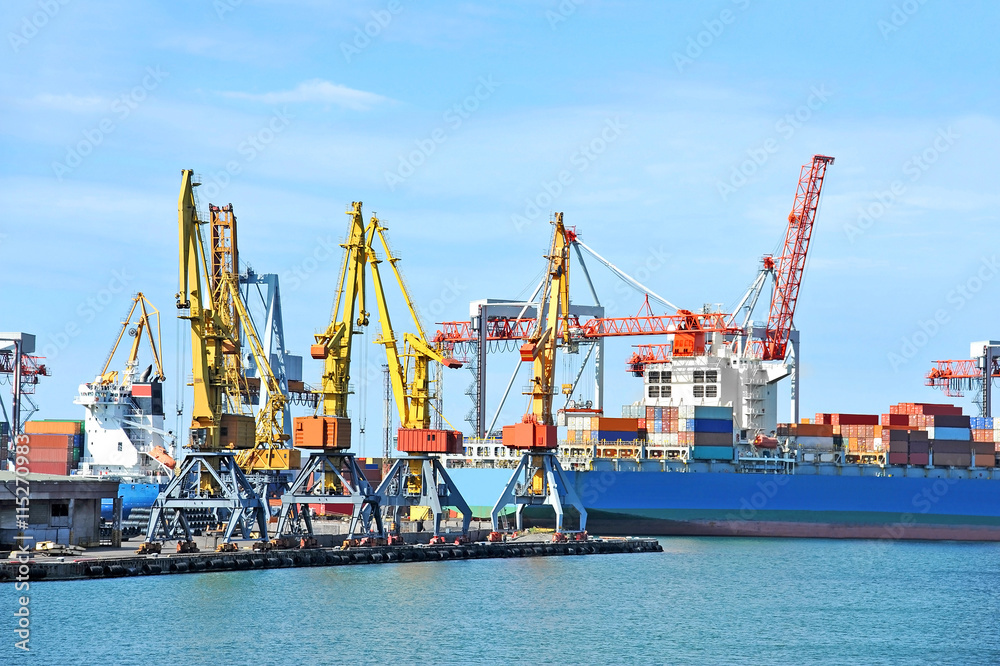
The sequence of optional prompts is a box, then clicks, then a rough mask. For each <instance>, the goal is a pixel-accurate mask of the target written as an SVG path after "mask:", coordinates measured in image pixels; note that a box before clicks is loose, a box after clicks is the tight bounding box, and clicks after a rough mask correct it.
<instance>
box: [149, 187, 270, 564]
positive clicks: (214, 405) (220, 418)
mask: <svg viewBox="0 0 1000 666" xmlns="http://www.w3.org/2000/svg"><path fill="white" fill-rule="evenodd" d="M181 174H182V175H181V191H180V196H179V198H178V204H177V208H178V237H179V254H180V270H179V286H180V288H179V291H178V293H177V308H178V317H179V318H180V319H184V320H187V321H188V322H189V324H190V328H191V358H192V364H193V381H192V386H193V389H194V403H193V406H192V411H191V419H192V421H191V441H190V443H189V444H188V447H189V448H190V449H191V450H190V452H189V453H188V454H187V455H186V456H185V458H184V460H183V461H182V463H181V465H180V469H179V470H178V472H177V476H176V477H174V479H172V480H171V482H170V483H169V484H168V485H167V487H166V488H165V489H164V490H163V491H161V492H160V494H159V496H158V497H157V499H156V501H155V502H154V504H153V507H152V511H151V513H150V520H149V527H148V529H147V531H146V539H145V543H144V544H143V546H142V548H141V549H140V550H143V551H144V552H158V551H159V542H157V541H156V539H157V537H160V538H162V539H164V540H174V539H176V540H177V541H178V544H177V548H178V551H179V552H192V551H194V550H196V548H195V546H194V542H193V541H192V538H191V537H192V533H191V529H190V526H189V525H188V522H187V519H186V517H185V515H184V511H185V510H186V509H209V510H212V511H215V512H216V513H217V515H220V517H224V518H225V520H226V528H225V531H224V536H223V544H222V545H221V546H220V548H222V549H224V550H228V549H232V547H233V544H232V543H231V541H232V538H233V534H234V533H235V532H236V530H237V529H239V530H240V532H241V534H242V536H243V538H244V539H251V538H252V530H253V528H254V527H256V529H257V535H258V537H259V538H260V539H261V540H266V539H267V515H268V511H267V507H266V504H265V503H264V501H263V500H262V499H261V497H260V495H259V494H258V493H257V491H256V490H255V488H254V487H253V485H252V484H251V483H250V481H249V480H248V479H247V477H246V475H245V474H244V473H243V470H241V469H240V467H239V465H238V464H237V455H238V453H239V452H240V451H243V450H248V449H254V448H256V446H257V442H256V430H257V428H256V423H255V420H254V417H253V416H252V415H250V414H247V413H246V411H245V410H246V407H245V405H244V404H243V400H242V396H243V395H244V394H245V391H246V387H245V378H243V377H242V375H241V373H240V372H239V367H238V365H237V364H238V359H239V357H240V345H239V339H240V336H239V329H238V328H237V327H238V325H239V303H238V302H239V281H238V273H237V271H236V270H235V267H236V266H237V265H238V264H237V261H238V258H237V255H236V238H235V219H233V218H232V217H231V215H218V213H223V211H222V210H221V209H217V210H215V211H213V213H216V214H213V216H212V221H211V234H212V238H211V245H207V244H206V242H205V241H204V239H203V237H202V231H201V228H202V227H203V226H204V225H205V224H206V222H204V221H202V220H200V219H199V217H198V212H197V207H196V201H195V195H194V188H195V187H196V186H197V185H199V184H200V183H195V182H194V178H193V173H192V171H191V170H188V169H185V170H184V171H182V172H181ZM228 212H229V213H231V208H230V210H229V211H228ZM210 256H211V263H210V262H209V257H210ZM210 266H211V269H210ZM223 266H225V268H223ZM241 379H242V382H241Z"/></svg>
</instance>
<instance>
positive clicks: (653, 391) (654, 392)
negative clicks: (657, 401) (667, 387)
mask: <svg viewBox="0 0 1000 666" xmlns="http://www.w3.org/2000/svg"><path fill="white" fill-rule="evenodd" d="M647 395H649V397H650V398H659V397H660V387H659V386H657V385H656V384H650V385H649V389H648V391H647Z"/></svg>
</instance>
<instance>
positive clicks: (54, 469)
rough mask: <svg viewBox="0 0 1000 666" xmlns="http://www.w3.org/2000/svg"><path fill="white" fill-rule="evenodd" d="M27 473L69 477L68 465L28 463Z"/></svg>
mask: <svg viewBox="0 0 1000 666" xmlns="http://www.w3.org/2000/svg"><path fill="white" fill-rule="evenodd" d="M28 471H29V472H31V473H33V474H58V475H59V476H69V463H57V462H29V463H28Z"/></svg>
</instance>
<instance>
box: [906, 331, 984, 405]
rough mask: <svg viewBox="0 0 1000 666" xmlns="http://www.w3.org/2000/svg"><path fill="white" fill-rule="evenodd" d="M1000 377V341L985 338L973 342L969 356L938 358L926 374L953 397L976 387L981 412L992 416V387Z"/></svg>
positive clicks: (977, 403)
mask: <svg viewBox="0 0 1000 666" xmlns="http://www.w3.org/2000/svg"><path fill="white" fill-rule="evenodd" d="M998 378H1000V341H997V340H982V341H979V342H973V343H972V344H971V345H970V358H969V360H944V361H935V362H934V367H933V368H931V370H930V371H929V372H928V373H927V375H926V381H925V382H924V383H925V385H926V386H931V387H934V388H938V389H941V390H942V391H944V394H945V395H946V396H948V397H952V398H961V397H963V396H964V395H965V391H975V394H974V397H973V400H974V401H975V403H976V406H977V407H978V408H979V414H980V416H985V417H987V418H990V417H992V416H993V388H994V386H993V385H994V383H995V382H996V381H997V379H998Z"/></svg>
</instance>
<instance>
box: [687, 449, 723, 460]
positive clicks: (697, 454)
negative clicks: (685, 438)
mask: <svg viewBox="0 0 1000 666" xmlns="http://www.w3.org/2000/svg"><path fill="white" fill-rule="evenodd" d="M691 457H692V458H693V459H695V460H732V459H733V447H731V446H695V447H693V448H692V449H691Z"/></svg>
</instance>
